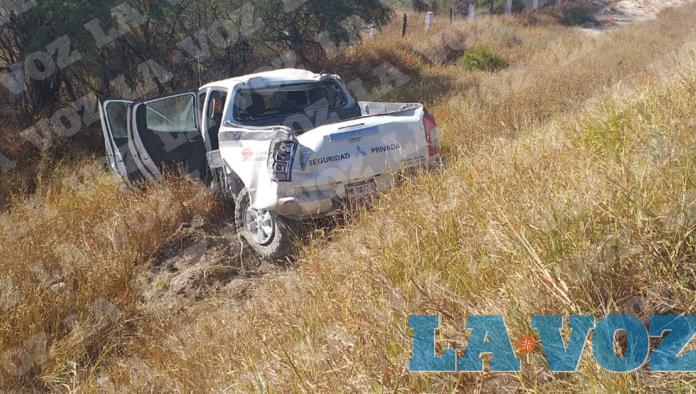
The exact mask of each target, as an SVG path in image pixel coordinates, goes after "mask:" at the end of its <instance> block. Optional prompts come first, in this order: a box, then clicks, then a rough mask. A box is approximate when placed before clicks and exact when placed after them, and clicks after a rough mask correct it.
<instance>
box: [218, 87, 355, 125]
mask: <svg viewBox="0 0 696 394" xmlns="http://www.w3.org/2000/svg"><path fill="white" fill-rule="evenodd" d="M346 102H347V100H346V97H345V96H344V94H343V91H342V90H341V89H340V88H339V87H338V86H336V85H335V84H333V83H327V82H316V83H310V84H296V85H288V86H280V87H274V88H265V89H253V90H252V89H247V90H242V91H240V92H239V93H238V94H237V95H236V97H235V101H234V105H233V106H232V108H234V113H233V114H231V115H233V117H234V118H235V119H236V120H242V121H243V120H260V119H268V118H277V117H285V116H289V115H293V114H298V113H307V112H310V111H316V110H318V109H324V108H327V107H328V109H329V110H333V109H337V108H341V107H343V106H344V105H345V104H346ZM226 119H230V116H229V115H228V116H227V118H226ZM230 120H231V119H230Z"/></svg>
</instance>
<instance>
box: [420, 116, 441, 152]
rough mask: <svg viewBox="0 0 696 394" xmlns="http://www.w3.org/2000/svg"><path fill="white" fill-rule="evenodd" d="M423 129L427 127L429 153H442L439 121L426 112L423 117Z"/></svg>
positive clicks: (426, 136) (426, 139)
mask: <svg viewBox="0 0 696 394" xmlns="http://www.w3.org/2000/svg"><path fill="white" fill-rule="evenodd" d="M423 129H425V141H426V142H427V143H428V155H430V156H439V155H440V141H439V138H438V131H437V122H436V121H435V117H434V116H433V115H431V114H429V113H428V112H427V111H426V112H425V116H424V117H423Z"/></svg>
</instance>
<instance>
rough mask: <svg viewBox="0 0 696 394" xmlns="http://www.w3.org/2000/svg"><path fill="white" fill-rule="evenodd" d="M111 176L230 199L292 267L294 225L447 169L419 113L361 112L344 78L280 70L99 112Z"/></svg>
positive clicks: (247, 230) (408, 109)
mask: <svg viewBox="0 0 696 394" xmlns="http://www.w3.org/2000/svg"><path fill="white" fill-rule="evenodd" d="M99 110H100V115H101V120H102V129H103V132H104V140H105V143H106V151H107V157H108V161H109V165H110V167H111V169H112V170H113V171H114V173H116V174H118V175H119V176H121V177H122V178H123V179H124V180H125V181H126V182H128V183H132V182H136V181H141V180H150V181H153V180H156V179H157V178H159V177H160V176H161V174H162V172H163V171H165V170H166V171H178V172H179V173H181V172H183V173H185V174H188V175H190V176H192V177H196V178H199V179H201V180H203V181H204V182H207V183H209V184H210V185H212V186H213V187H215V188H216V189H217V190H219V191H222V192H223V193H224V194H225V195H227V196H230V197H232V198H234V201H235V223H236V227H237V229H238V231H239V233H240V235H241V236H242V237H243V238H244V239H245V240H246V241H247V242H248V243H249V245H250V246H251V247H252V248H253V249H254V250H255V251H256V252H257V253H258V254H260V255H261V256H262V257H264V258H268V259H275V258H279V257H282V256H284V255H285V254H286V253H287V252H288V251H289V249H290V247H291V245H292V244H291V238H292V227H293V223H296V221H297V220H301V219H307V218H316V217H321V216H327V215H332V214H336V213H340V212H342V210H343V209H344V207H345V205H346V202H350V201H351V200H354V199H357V200H360V199H363V198H364V197H365V196H369V195H373V194H375V193H378V192H380V191H381V190H385V189H387V188H389V187H390V186H391V185H392V184H393V179H394V177H393V175H394V174H395V173H399V172H402V171H404V170H411V169H413V168H422V167H424V166H425V167H429V166H431V165H432V164H439V162H440V151H439V146H438V134H437V128H436V124H435V120H434V118H433V116H432V115H430V114H428V112H427V111H426V110H425V108H424V107H423V105H421V104H395V103H376V102H356V101H355V100H354V99H353V98H352V97H351V95H350V93H349V91H348V89H347V88H346V86H345V84H344V83H343V81H342V80H341V78H340V77H338V76H336V75H328V74H314V73H311V72H308V71H305V70H297V69H283V70H275V71H270V72H263V73H257V74H251V75H246V76H242V77H236V78H232V79H227V80H224V81H218V82H213V83H210V84H207V85H205V86H202V87H201V88H200V89H198V90H197V91H191V92H183V93H178V94H173V95H169V96H165V97H158V98H153V99H148V100H144V101H137V102H135V101H128V100H111V99H105V100H101V101H100V107H99Z"/></svg>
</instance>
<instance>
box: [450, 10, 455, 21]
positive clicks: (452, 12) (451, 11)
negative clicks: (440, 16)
mask: <svg viewBox="0 0 696 394" xmlns="http://www.w3.org/2000/svg"><path fill="white" fill-rule="evenodd" d="M453 14H454V10H452V7H450V23H452V15H453Z"/></svg>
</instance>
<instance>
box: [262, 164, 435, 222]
mask: <svg viewBox="0 0 696 394" xmlns="http://www.w3.org/2000/svg"><path fill="white" fill-rule="evenodd" d="M409 164H411V165H406V166H405V167H404V168H403V170H402V171H400V174H401V176H402V177H405V178H409V177H411V176H415V175H416V174H418V172H419V170H420V171H423V170H425V171H432V170H436V169H437V168H440V167H442V166H443V165H444V164H446V163H445V162H444V160H442V159H441V158H440V157H436V158H430V159H429V160H419V161H414V162H413V163H409ZM398 174H399V173H397V174H396V175H380V176H377V177H375V178H372V179H374V180H375V181H376V182H377V186H378V190H379V191H380V192H381V191H384V190H387V189H389V188H391V187H392V186H393V184H394V179H398V178H399V176H397V175H398ZM339 189H340V186H339ZM345 208H346V199H345V193H343V192H342V190H336V189H329V190H314V191H303V192H302V193H298V194H296V195H291V196H288V197H283V198H280V199H279V200H278V204H277V205H276V209H275V211H276V213H277V214H278V215H280V216H283V217H287V218H290V219H296V220H300V219H313V218H319V217H324V216H330V215H335V214H340V213H341V212H344V210H345Z"/></svg>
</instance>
